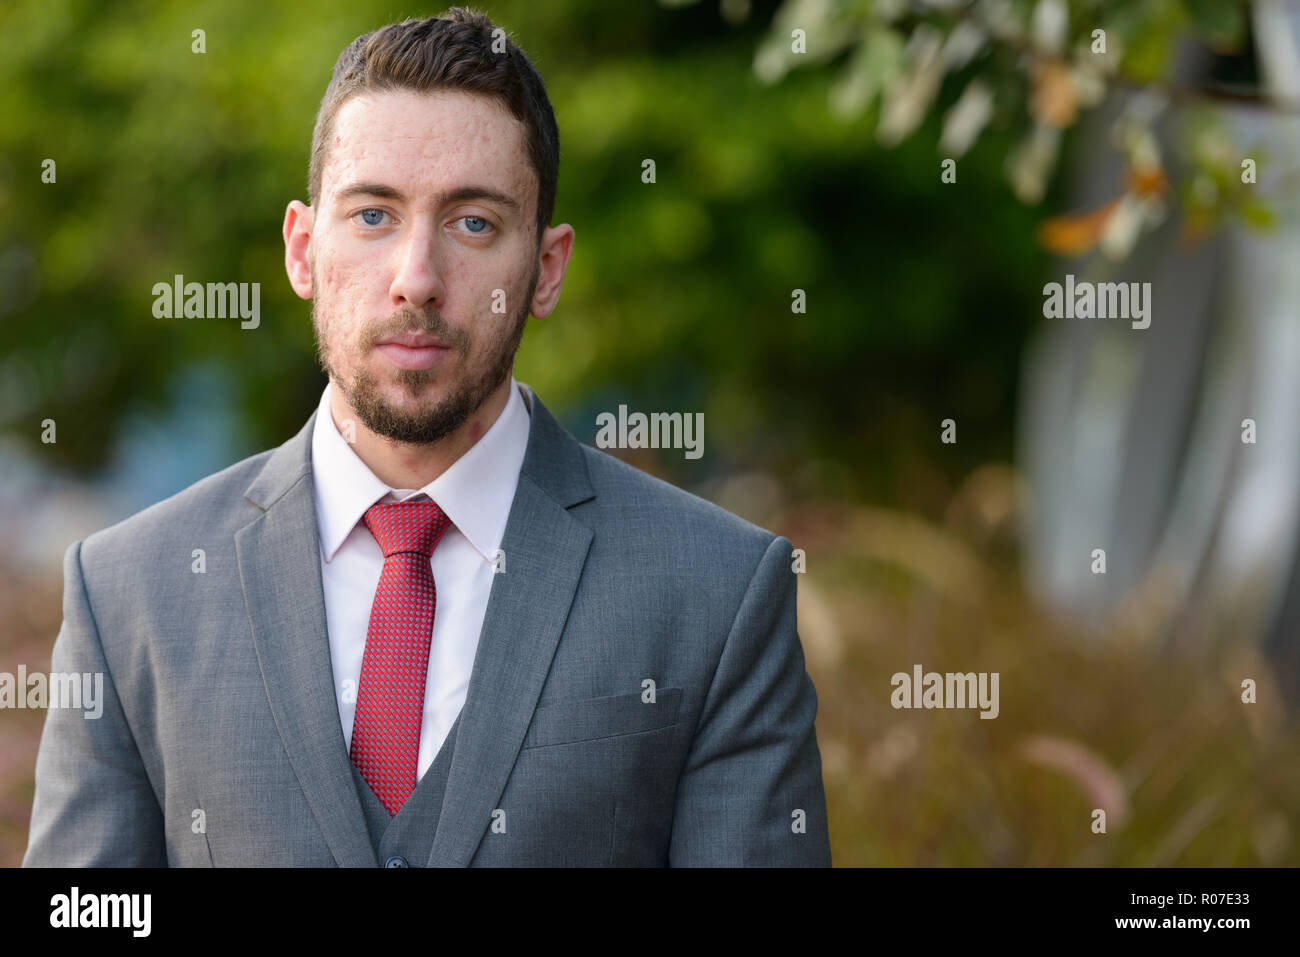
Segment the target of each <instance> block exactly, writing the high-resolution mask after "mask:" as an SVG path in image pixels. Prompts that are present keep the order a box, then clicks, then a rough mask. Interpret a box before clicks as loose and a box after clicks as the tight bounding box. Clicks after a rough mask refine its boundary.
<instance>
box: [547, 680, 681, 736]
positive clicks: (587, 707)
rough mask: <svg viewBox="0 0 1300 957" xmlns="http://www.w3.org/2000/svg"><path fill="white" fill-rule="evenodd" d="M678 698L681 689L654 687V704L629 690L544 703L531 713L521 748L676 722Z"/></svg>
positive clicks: (645, 728) (663, 725)
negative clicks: (600, 696) (601, 696)
mask: <svg viewBox="0 0 1300 957" xmlns="http://www.w3.org/2000/svg"><path fill="white" fill-rule="evenodd" d="M681 699H682V689H681V688H658V689H656V691H655V701H654V703H650V702H645V701H642V700H641V692H640V691H633V692H629V693H628V694H616V695H608V696H606V697H603V698H586V699H583V700H579V701H556V702H553V703H551V704H544V705H542V706H540V707H539V708H538V709H537V710H536V711H535V712H534V713H533V723H532V724H531V725H529V727H528V735H527V736H526V737H525V738H524V747H525V748H544V747H547V746H548V745H553V744H572V743H574V742H577V741H596V740H600V739H601V738H613V737H618V736H621V735H626V734H639V733H641V732H644V731H657V730H658V729H660V728H666V727H668V726H669V725H672V724H675V723H676V721H677V709H678V706H679V705H680V704H681Z"/></svg>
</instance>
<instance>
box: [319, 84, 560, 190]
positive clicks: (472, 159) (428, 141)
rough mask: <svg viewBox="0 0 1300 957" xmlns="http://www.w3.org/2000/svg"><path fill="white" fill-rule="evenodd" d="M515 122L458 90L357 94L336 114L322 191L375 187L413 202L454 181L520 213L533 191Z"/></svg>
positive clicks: (497, 105) (491, 103)
mask: <svg viewBox="0 0 1300 957" xmlns="http://www.w3.org/2000/svg"><path fill="white" fill-rule="evenodd" d="M526 135H527V131H526V128H525V126H524V124H523V123H521V122H520V121H519V120H517V119H515V118H514V117H513V116H512V115H511V114H510V112H509V110H507V109H506V107H505V105H504V104H502V103H501V102H500V101H499V100H497V99H494V98H492V97H488V96H483V95H479V94H474V93H466V92H463V91H460V90H455V91H450V90H439V91H436V92H431V93H423V92H417V91H415V90H385V91H381V92H371V93H364V94H358V95H356V96H354V97H352V98H350V99H349V100H347V101H346V102H345V103H344V104H343V106H342V107H340V108H339V112H338V115H337V116H336V117H335V121H334V130H333V132H332V134H331V142H330V144H329V151H328V159H327V161H326V164H325V167H324V169H323V170H322V171H321V176H322V182H321V187H322V192H323V193H324V194H325V195H326V196H329V195H332V193H333V191H334V190H335V189H337V188H338V187H339V186H341V185H346V184H348V183H352V182H368V183H383V184H385V185H388V186H394V187H397V188H398V189H401V190H402V191H403V192H405V193H407V195H410V196H413V197H416V198H419V197H420V196H422V195H424V194H432V193H435V192H438V191H439V190H442V189H444V188H447V187H449V186H450V187H454V186H456V185H459V184H461V183H462V182H474V183H478V184H481V185H484V186H491V187H493V188H496V189H499V190H501V191H502V192H508V193H509V194H510V195H513V196H515V197H517V198H518V199H519V200H520V201H521V203H524V208H525V209H526V208H528V207H527V203H528V200H529V198H530V197H532V196H533V195H534V193H535V191H536V177H535V176H534V175H533V171H532V167H531V166H530V165H529V162H528V152H527V147H526V144H525V137H526Z"/></svg>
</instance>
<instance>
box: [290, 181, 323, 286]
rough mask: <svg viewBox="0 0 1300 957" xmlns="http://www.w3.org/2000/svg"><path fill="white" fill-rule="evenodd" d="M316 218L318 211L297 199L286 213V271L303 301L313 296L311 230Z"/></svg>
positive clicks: (291, 283)
mask: <svg viewBox="0 0 1300 957" xmlns="http://www.w3.org/2000/svg"><path fill="white" fill-rule="evenodd" d="M315 218H316V210H314V209H312V208H311V207H310V206H307V205H305V204H303V203H301V202H299V201H298V200H296V199H295V200H293V201H292V202H291V203H289V206H288V208H287V209H285V211H284V269H285V272H287V273H288V274H289V285H290V286H292V287H293V291H294V292H296V293H297V294H298V295H299V296H300V297H301V298H303V299H310V298H311V295H312V288H311V259H310V254H311V228H312V224H313V223H314V222H315Z"/></svg>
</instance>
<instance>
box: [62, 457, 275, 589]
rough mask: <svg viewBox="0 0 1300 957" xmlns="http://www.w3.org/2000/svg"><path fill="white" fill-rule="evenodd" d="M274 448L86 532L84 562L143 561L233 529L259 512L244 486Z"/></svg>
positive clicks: (258, 470)
mask: <svg viewBox="0 0 1300 957" xmlns="http://www.w3.org/2000/svg"><path fill="white" fill-rule="evenodd" d="M274 452H275V450H274V449H268V450H266V451H263V452H259V453H257V454H255V455H251V456H249V457H248V458H246V459H243V460H241V461H239V462H236V463H235V464H234V465H231V466H228V467H227V468H224V469H222V470H221V471H220V472H216V473H214V474H212V475H208V476H206V477H204V478H202V479H200V480H199V481H197V482H195V483H194V484H192V485H190V486H188V487H187V488H184V489H182V490H181V491H179V492H177V493H176V494H175V495H172V496H170V497H168V498H166V499H163V500H162V501H161V502H157V503H155V504H153V505H150V506H149V507H148V508H146V509H144V510H142V511H139V512H136V513H135V514H134V515H131V516H130V517H128V518H125V519H123V520H122V521H120V522H117V523H116V524H114V525H110V526H109V527H108V528H105V529H102V530H101V531H98V532H95V533H94V534H92V535H89V536H87V537H86V539H85V540H84V541H83V542H81V543H80V544H81V560H82V563H83V565H86V564H92V563H93V564H100V565H102V564H105V563H108V564H116V563H118V562H120V561H132V562H139V561H141V560H146V559H147V558H148V557H149V556H150V555H151V553H156V552H157V550H159V549H160V548H165V549H168V550H170V548H172V547H173V546H177V545H188V546H190V547H202V546H203V545H204V543H205V541H207V540H209V539H210V538H211V537H212V536H213V534H214V533H217V534H221V533H227V534H233V533H234V532H235V531H237V530H238V529H239V528H241V527H243V526H244V525H246V524H247V523H248V522H250V521H251V520H252V519H254V518H256V517H257V516H258V515H259V514H261V511H262V510H261V509H259V508H257V507H256V506H255V505H253V504H252V503H251V502H249V501H248V500H247V499H246V498H245V497H244V491H245V490H246V489H247V488H248V487H249V485H250V484H251V483H252V482H253V480H254V479H255V478H256V477H257V476H258V474H259V473H260V472H261V470H262V469H263V467H264V466H265V465H266V462H267V460H268V459H269V458H270V456H271V455H272V454H273V453H274ZM73 547H74V548H75V547H76V546H75V545H74V546H73Z"/></svg>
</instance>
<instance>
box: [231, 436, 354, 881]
mask: <svg viewBox="0 0 1300 957" xmlns="http://www.w3.org/2000/svg"><path fill="white" fill-rule="evenodd" d="M315 420H316V414H315V413H313V414H312V416H311V418H310V419H308V421H307V424H306V425H305V426H304V427H303V429H302V430H301V431H300V432H299V433H298V434H297V435H296V436H294V437H293V438H292V439H290V440H289V441H288V442H286V443H285V444H284V445H282V446H280V448H278V449H276V450H275V451H274V452H272V453H271V456H270V458H269V459H268V460H267V464H266V465H265V466H264V467H263V469H262V472H261V473H260V474H259V475H258V477H257V479H256V480H255V481H254V482H253V484H252V485H250V486H249V488H248V491H247V492H246V493H245V494H246V496H247V497H248V498H249V499H250V500H251V501H252V502H253V503H254V504H255V505H258V506H259V507H260V508H262V509H263V512H262V514H261V515H260V516H258V517H257V518H256V519H254V520H253V521H252V522H251V523H250V524H248V525H247V526H245V527H244V528H242V529H240V530H239V532H237V533H236V535H235V549H236V554H237V555H238V560H239V577H240V581H241V582H242V584H243V590H244V602H245V605H246V606H247V611H248V620H249V624H250V626H251V628H252V632H253V645H254V647H255V648H256V651H257V660H258V664H259V665H260V667H261V669H262V680H263V681H264V682H265V684H266V693H267V697H268V698H269V699H270V702H271V713H272V715H273V716H274V717H275V724H276V727H277V728H278V729H279V732H280V740H281V741H282V742H283V744H284V749H285V751H286V753H287V754H288V756H289V762H290V763H291V764H292V765H293V769H294V772H295V773H296V774H297V776H298V782H299V784H300V785H301V786H302V789H303V793H304V794H305V795H306V797H307V802H308V804H310V805H311V809H312V813H313V814H315V816H316V820H317V822H318V823H319V824H320V827H321V830H322V831H323V832H324V834H325V839H326V841H327V842H328V843H329V847H330V850H331V852H332V853H333V854H334V858H335V860H337V861H338V863H339V865H340V866H342V867H378V866H379V861H378V859H377V858H376V856H375V850H374V848H373V847H372V846H371V844H370V838H369V834H368V832H367V830H366V821H365V817H364V815H363V813H362V810H361V801H360V799H359V798H358V797H357V792H356V790H355V788H354V787H353V784H352V776H351V775H352V771H351V763H350V759H349V757H348V751H347V744H346V742H345V741H344V739H343V728H342V725H341V724H340V722H339V711H338V702H337V698H336V696H335V690H334V673H333V669H332V667H331V664H330V646H329V632H328V629H327V626H326V621H325V594H324V588H323V586H322V584H321V568H320V532H319V529H318V527H317V524H316V509H315V497H314V493H313V488H312V480H311V432H312V427H313V425H314V423H315Z"/></svg>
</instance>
